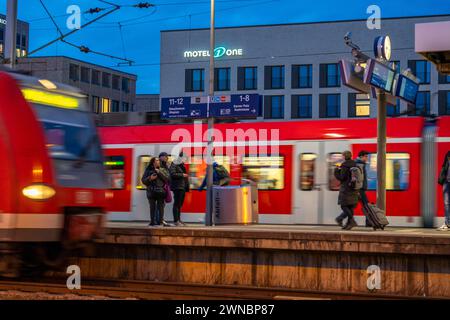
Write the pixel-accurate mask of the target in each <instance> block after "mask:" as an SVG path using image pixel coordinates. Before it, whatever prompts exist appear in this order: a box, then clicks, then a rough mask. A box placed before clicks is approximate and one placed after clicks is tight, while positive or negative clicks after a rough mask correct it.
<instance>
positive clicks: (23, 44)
mask: <svg viewBox="0 0 450 320" xmlns="http://www.w3.org/2000/svg"><path fill="white" fill-rule="evenodd" d="M26 47H27V36H26V35H25V34H23V35H22V49H25V48H26Z"/></svg>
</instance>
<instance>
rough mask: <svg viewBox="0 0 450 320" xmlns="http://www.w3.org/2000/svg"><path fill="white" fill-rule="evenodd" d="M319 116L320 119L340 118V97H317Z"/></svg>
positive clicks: (331, 95) (329, 95) (338, 95)
mask: <svg viewBox="0 0 450 320" xmlns="http://www.w3.org/2000/svg"><path fill="white" fill-rule="evenodd" d="M319 116H320V117H321V118H339V117H340V116H341V95H340V94H321V95H320V96H319Z"/></svg>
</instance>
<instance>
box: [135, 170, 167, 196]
mask: <svg viewBox="0 0 450 320" xmlns="http://www.w3.org/2000/svg"><path fill="white" fill-rule="evenodd" d="M154 173H156V174H157V178H156V179H155V180H150V177H151V176H152V174H154ZM169 178H170V175H169V171H168V170H167V169H166V168H163V167H161V168H159V172H158V173H157V172H156V170H155V168H150V166H148V167H147V168H146V169H145V172H144V175H143V176H142V180H141V181H142V183H143V184H145V185H146V186H147V198H149V199H150V198H152V197H153V195H154V194H164V193H165V191H164V185H165V184H166V183H168V182H169Z"/></svg>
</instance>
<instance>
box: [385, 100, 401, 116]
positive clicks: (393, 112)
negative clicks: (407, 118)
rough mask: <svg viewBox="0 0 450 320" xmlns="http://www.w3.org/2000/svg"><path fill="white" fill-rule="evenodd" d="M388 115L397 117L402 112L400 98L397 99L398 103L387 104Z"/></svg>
mask: <svg viewBox="0 0 450 320" xmlns="http://www.w3.org/2000/svg"><path fill="white" fill-rule="evenodd" d="M386 111H387V116H388V117H395V116H397V115H398V114H399V113H400V99H397V103H396V105H392V104H389V103H388V104H387V110H386Z"/></svg>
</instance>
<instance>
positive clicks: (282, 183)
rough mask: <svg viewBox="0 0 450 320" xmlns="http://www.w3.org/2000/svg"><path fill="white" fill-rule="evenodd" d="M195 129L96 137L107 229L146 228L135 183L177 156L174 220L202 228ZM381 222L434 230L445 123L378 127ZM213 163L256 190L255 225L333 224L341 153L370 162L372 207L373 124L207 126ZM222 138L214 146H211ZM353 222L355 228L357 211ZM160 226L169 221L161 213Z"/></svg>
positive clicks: (140, 129) (201, 167)
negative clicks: (181, 192)
mask: <svg viewBox="0 0 450 320" xmlns="http://www.w3.org/2000/svg"><path fill="white" fill-rule="evenodd" d="M206 130H207V127H206V125H205V124H196V125H194V124H192V125H191V124H183V125H173V124H171V125H148V126H130V127H103V128H101V129H100V135H101V139H102V145H103V148H104V152H105V156H106V158H107V160H106V162H105V164H106V170H107V176H108V179H109V187H110V189H111V190H112V192H113V198H112V199H111V200H110V201H109V202H108V210H109V211H110V213H111V214H110V219H112V220H116V221H135V220H148V219H149V209H148V203H147V201H146V194H145V191H144V189H145V186H143V185H142V183H141V181H140V178H141V176H142V174H143V172H144V170H145V167H146V166H147V164H148V161H149V159H150V158H151V157H154V156H158V154H159V153H160V152H162V151H165V152H168V153H169V154H173V155H174V154H178V152H179V150H183V151H184V153H185V154H187V155H188V156H189V157H188V159H189V161H188V162H187V169H188V174H189V176H190V184H191V192H189V193H188V194H187V196H186V200H185V205H184V207H183V214H182V220H184V221H186V222H200V221H204V212H205V203H206V199H205V197H206V193H205V192H200V191H198V190H196V189H197V188H198V187H199V185H200V184H201V183H202V180H203V177H204V175H205V171H206V164H205V163H204V162H203V161H201V159H202V154H203V153H204V151H205V149H206V142H205V141H206ZM387 136H388V140H387V174H386V179H387V180H386V181H387V195H386V197H387V208H386V209H387V210H386V211H387V216H388V218H389V220H390V225H391V226H410V227H420V226H427V227H431V226H434V225H437V224H438V223H440V222H442V221H440V220H442V219H443V212H444V209H443V203H442V190H441V187H440V186H439V185H438V184H437V182H436V180H437V176H438V171H439V167H440V163H441V161H442V159H443V157H444V155H445V154H446V152H447V151H448V150H450V117H441V118H439V119H438V120H437V121H428V120H425V119H424V118H421V117H407V118H390V119H388V122H387ZM215 137H216V139H215V149H214V153H215V160H216V161H217V162H219V163H221V164H223V165H225V166H226V167H227V168H228V169H229V171H230V173H231V176H232V178H235V179H234V181H237V182H236V183H240V181H239V180H240V179H242V178H246V179H250V180H253V181H256V182H257V186H258V200H259V213H260V214H259V222H260V223H274V224H319V225H321V224H323V225H326V224H334V219H335V217H336V216H337V215H338V214H339V213H340V207H338V205H337V197H338V189H339V183H338V182H337V181H336V180H335V178H334V176H333V169H334V167H335V165H336V163H338V162H341V161H342V156H341V152H342V151H344V150H351V151H352V152H353V154H354V155H357V154H358V152H359V151H361V150H367V151H369V152H371V155H370V158H369V163H368V168H367V176H368V188H369V191H368V197H369V200H370V201H372V202H375V200H376V191H375V188H376V120H375V119H351V120H308V121H286V122H271V121H268V122H242V123H234V124H218V125H216V126H215ZM221 138H223V139H221ZM356 215H357V216H356V219H357V221H358V223H359V224H362V223H363V221H364V220H363V216H362V211H361V208H357V209H356ZM165 218H166V219H167V220H170V219H171V218H172V210H171V205H167V206H166V210H165Z"/></svg>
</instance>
